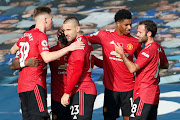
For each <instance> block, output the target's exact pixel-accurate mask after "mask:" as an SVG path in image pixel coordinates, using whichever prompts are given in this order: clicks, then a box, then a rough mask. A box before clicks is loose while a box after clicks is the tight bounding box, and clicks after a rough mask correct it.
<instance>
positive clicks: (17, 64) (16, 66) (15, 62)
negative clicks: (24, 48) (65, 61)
mask: <svg viewBox="0 0 180 120" xmlns="http://www.w3.org/2000/svg"><path fill="white" fill-rule="evenodd" d="M40 63H41V61H40V60H39V59H37V58H35V57H31V58H29V59H28V60H26V61H25V63H24V64H25V67H37V66H39V64H40ZM10 69H11V70H18V69H21V66H20V62H19V59H14V60H13V62H12V64H11V67H10Z"/></svg>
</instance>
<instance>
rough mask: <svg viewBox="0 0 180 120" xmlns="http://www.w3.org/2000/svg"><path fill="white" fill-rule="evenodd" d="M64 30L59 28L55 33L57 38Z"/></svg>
mask: <svg viewBox="0 0 180 120" xmlns="http://www.w3.org/2000/svg"><path fill="white" fill-rule="evenodd" d="M63 33H64V30H63V29H62V28H59V29H58V31H57V37H59V35H61V34H63Z"/></svg>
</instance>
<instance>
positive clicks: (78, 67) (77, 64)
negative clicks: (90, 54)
mask: <svg viewBox="0 0 180 120" xmlns="http://www.w3.org/2000/svg"><path fill="white" fill-rule="evenodd" d="M83 65H84V61H81V60H77V61H74V63H73V66H72V69H71V70H70V71H69V73H67V75H68V77H70V79H69V80H70V81H69V83H68V86H66V89H65V91H64V95H63V96H62V98H61V104H62V105H63V106H64V107H66V105H68V104H69V101H68V100H69V97H70V94H71V92H72V90H73V88H74V87H75V85H76V84H77V83H78V80H79V78H80V76H81V74H82V70H83ZM68 77H67V78H68Z"/></svg>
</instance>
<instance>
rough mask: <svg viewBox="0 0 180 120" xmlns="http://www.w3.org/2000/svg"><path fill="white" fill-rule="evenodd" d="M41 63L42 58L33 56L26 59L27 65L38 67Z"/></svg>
mask: <svg viewBox="0 0 180 120" xmlns="http://www.w3.org/2000/svg"><path fill="white" fill-rule="evenodd" d="M40 63H41V60H39V59H37V58H36V57H31V58H29V59H28V60H26V61H25V66H29V67H37V66H39V65H40Z"/></svg>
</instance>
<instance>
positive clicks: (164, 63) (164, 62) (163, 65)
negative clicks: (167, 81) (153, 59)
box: [160, 48, 169, 69]
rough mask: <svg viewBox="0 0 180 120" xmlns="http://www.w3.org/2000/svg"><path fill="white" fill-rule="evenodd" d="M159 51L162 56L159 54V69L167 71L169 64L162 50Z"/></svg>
mask: <svg viewBox="0 0 180 120" xmlns="http://www.w3.org/2000/svg"><path fill="white" fill-rule="evenodd" d="M161 50H162V54H160V63H161V65H160V68H161V69H168V68H169V63H168V60H167V57H166V54H165V52H164V49H163V48H162V49H161Z"/></svg>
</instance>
